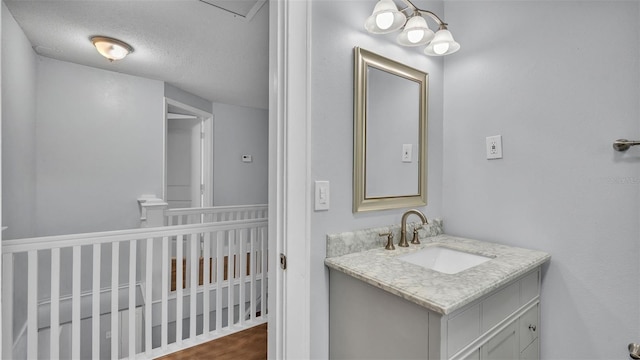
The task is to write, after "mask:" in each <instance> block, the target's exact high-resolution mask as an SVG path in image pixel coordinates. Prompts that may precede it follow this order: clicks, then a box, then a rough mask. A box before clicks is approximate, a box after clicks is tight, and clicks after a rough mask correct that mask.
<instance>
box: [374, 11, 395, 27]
mask: <svg viewBox="0 0 640 360" xmlns="http://www.w3.org/2000/svg"><path fill="white" fill-rule="evenodd" d="M376 25H378V27H379V28H380V29H382V30H386V29H388V28H390V27H391V25H393V14H392V13H390V12H384V13H382V14H378V15H376Z"/></svg>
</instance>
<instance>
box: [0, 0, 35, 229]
mask: <svg viewBox="0 0 640 360" xmlns="http://www.w3.org/2000/svg"><path fill="white" fill-rule="evenodd" d="M35 105H36V54H35V53H34V52H33V50H32V49H31V43H30V42H29V40H27V38H26V36H25V35H24V33H23V32H22V29H20V27H19V26H18V24H17V23H16V21H15V20H14V19H13V16H11V13H10V12H9V10H8V9H7V8H6V5H5V4H4V3H2V207H3V212H2V216H3V217H2V224H3V225H8V224H10V225H11V226H10V227H9V228H8V229H7V230H6V231H4V232H3V234H2V235H3V237H4V238H5V239H11V238H14V237H17V236H19V235H21V237H29V236H33V235H35V229H34V226H33V222H34V219H33V214H34V213H35V206H36V108H35Z"/></svg>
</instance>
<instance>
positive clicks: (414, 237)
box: [411, 225, 422, 245]
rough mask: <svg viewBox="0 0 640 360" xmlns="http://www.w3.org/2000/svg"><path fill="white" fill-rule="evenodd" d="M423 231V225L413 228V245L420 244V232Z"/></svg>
mask: <svg viewBox="0 0 640 360" xmlns="http://www.w3.org/2000/svg"><path fill="white" fill-rule="evenodd" d="M420 229H422V225H418V226H416V227H414V228H413V239H411V243H412V244H416V245H417V244H420V239H419V238H418V230H420Z"/></svg>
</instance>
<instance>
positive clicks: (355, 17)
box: [309, 1, 443, 359]
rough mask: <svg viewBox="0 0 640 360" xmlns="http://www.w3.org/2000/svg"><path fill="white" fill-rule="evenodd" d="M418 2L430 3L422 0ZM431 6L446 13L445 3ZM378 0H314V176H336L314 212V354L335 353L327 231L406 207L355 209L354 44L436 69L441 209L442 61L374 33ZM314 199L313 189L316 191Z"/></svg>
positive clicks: (369, 223) (436, 171)
mask: <svg viewBox="0 0 640 360" xmlns="http://www.w3.org/2000/svg"><path fill="white" fill-rule="evenodd" d="M416 4H417V5H418V6H423V5H424V6H425V7H427V6H426V4H424V3H422V2H420V1H418V2H417V3H416ZM428 5H429V6H428V8H429V9H430V10H432V11H435V12H436V13H438V14H442V3H440V2H429V3H428ZM374 6H375V1H374V2H372V1H314V2H313V3H312V18H311V22H312V38H311V52H312V54H311V56H312V59H313V60H312V64H311V101H312V103H311V134H312V140H311V179H312V180H329V181H330V183H331V208H330V210H329V211H322V212H312V213H311V241H310V243H311V247H310V249H309V252H310V256H311V264H310V266H311V309H312V311H311V334H310V337H311V354H312V356H313V358H316V359H326V358H328V356H329V353H328V349H329V345H328V344H329V336H328V333H329V330H328V321H329V301H328V297H329V295H328V294H329V293H328V292H329V288H328V280H329V279H328V270H327V269H326V267H325V266H324V262H323V261H324V258H325V254H326V251H325V244H326V239H325V237H326V234H328V233H336V232H342V231H349V230H354V229H362V228H368V227H373V226H380V225H387V224H397V223H400V217H401V215H402V212H403V209H397V210H390V211H376V212H370V213H360V214H353V213H352V212H351V201H352V173H353V156H352V154H353V47H354V46H360V47H362V48H364V49H367V50H370V51H373V52H375V53H378V54H380V55H382V56H385V57H388V58H391V59H394V60H399V61H401V62H403V63H406V64H407V65H409V66H412V67H415V68H417V69H420V70H423V71H425V72H427V73H429V77H430V78H429V81H430V84H429V100H428V101H429V114H428V115H429V124H428V127H429V145H428V153H429V156H428V172H429V173H428V184H429V188H428V194H427V196H428V200H427V201H428V205H427V206H426V207H425V208H422V210H423V211H424V212H425V213H426V215H427V216H428V217H430V218H432V217H436V216H441V214H442V196H441V189H442V117H443V113H442V104H443V98H442V95H443V60H442V58H430V57H427V56H425V55H424V54H422V53H421V51H420V50H418V49H407V48H403V47H400V46H398V45H397V44H396V43H395V36H394V35H391V34H390V35H379V36H372V35H369V34H368V33H367V32H366V31H365V30H364V25H363V24H364V20H365V19H366V18H367V17H368V16H369V15H371V11H373V7H374ZM309 196H310V197H311V198H313V196H312V194H309Z"/></svg>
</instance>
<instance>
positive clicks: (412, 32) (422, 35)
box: [396, 15, 434, 46]
mask: <svg viewBox="0 0 640 360" xmlns="http://www.w3.org/2000/svg"><path fill="white" fill-rule="evenodd" d="M433 37H434V33H433V30H431V29H429V27H428V26H427V21H426V20H425V19H424V18H423V17H422V16H420V15H416V16H414V17H412V18H410V19H409V21H407V24H406V25H405V26H404V30H402V32H401V33H400V35H398V38H397V39H396V41H398V44H400V45H403V46H419V45H424V44H426V43H428V42H429V41H431V39H433Z"/></svg>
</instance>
